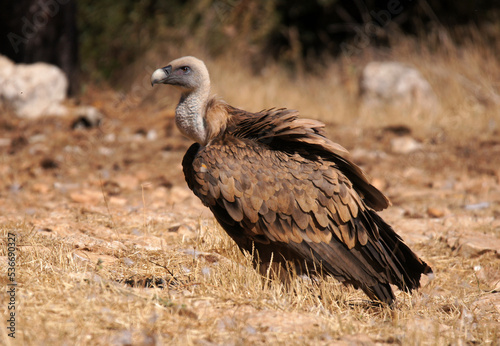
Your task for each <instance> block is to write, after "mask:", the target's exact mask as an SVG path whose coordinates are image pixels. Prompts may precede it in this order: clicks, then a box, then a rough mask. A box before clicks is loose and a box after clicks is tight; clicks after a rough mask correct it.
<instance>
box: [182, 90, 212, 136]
mask: <svg viewBox="0 0 500 346" xmlns="http://www.w3.org/2000/svg"><path fill="white" fill-rule="evenodd" d="M207 99H208V92H203V90H196V91H193V92H191V93H189V94H187V95H182V96H181V100H180V101H179V104H178V105H177V108H176V110H175V123H176V125H177V127H178V128H179V130H180V131H181V132H182V133H183V134H184V135H185V136H186V137H188V138H190V139H192V140H193V141H195V142H198V143H200V144H201V145H205V144H206V141H207V127H206V124H205V107H206V103H207Z"/></svg>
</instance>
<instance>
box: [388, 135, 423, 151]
mask: <svg viewBox="0 0 500 346" xmlns="http://www.w3.org/2000/svg"><path fill="white" fill-rule="evenodd" d="M420 149H422V144H420V143H419V142H417V141H416V140H415V139H413V138H412V137H410V136H402V137H396V138H393V139H392V140H391V150H392V152H393V153H396V154H409V153H412V152H414V151H417V150H420Z"/></svg>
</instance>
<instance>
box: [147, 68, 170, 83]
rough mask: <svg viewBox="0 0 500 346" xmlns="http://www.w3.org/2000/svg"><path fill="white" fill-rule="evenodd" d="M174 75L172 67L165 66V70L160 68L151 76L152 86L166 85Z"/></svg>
mask: <svg viewBox="0 0 500 346" xmlns="http://www.w3.org/2000/svg"><path fill="white" fill-rule="evenodd" d="M170 73H172V65H168V66H165V67H163V68H159V69H157V70H155V71H154V72H153V74H152V75H151V86H154V85H155V84H160V83H161V84H166V83H165V82H166V81H167V79H168V77H169V76H170Z"/></svg>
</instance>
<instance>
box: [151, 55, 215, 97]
mask: <svg viewBox="0 0 500 346" xmlns="http://www.w3.org/2000/svg"><path fill="white" fill-rule="evenodd" d="M155 84H170V85H173V86H175V87H178V88H180V89H181V91H182V92H183V93H191V92H195V91H198V90H199V89H206V88H208V87H209V86H210V79H209V75H208V70H207V67H206V66H205V63H204V62H203V61H201V60H199V59H197V58H195V57H192V56H185V57H182V58H179V59H175V60H174V61H171V62H170V63H169V64H168V65H167V66H165V67H163V68H159V69H157V70H156V71H154V72H153V74H152V75H151V85H152V86H153V85H155Z"/></svg>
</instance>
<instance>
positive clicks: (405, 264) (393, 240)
mask: <svg viewBox="0 0 500 346" xmlns="http://www.w3.org/2000/svg"><path fill="white" fill-rule="evenodd" d="M369 213H370V216H371V218H372V220H373V221H374V222H375V224H376V225H377V227H378V229H379V233H380V242H381V244H382V246H383V247H384V249H385V250H386V252H387V255H388V262H389V265H390V269H389V272H388V276H389V282H390V283H391V284H394V285H396V286H397V287H398V288H399V289H400V290H403V291H406V292H411V291H412V290H414V289H417V288H419V287H420V277H421V275H422V274H425V275H429V274H432V269H431V267H429V266H428V265H427V263H425V262H424V261H422V260H421V259H420V258H419V257H418V256H417V255H416V254H415V253H414V252H413V251H412V250H411V249H410V248H409V247H408V246H407V245H406V244H405V243H404V242H403V240H402V239H401V237H400V236H399V235H397V234H396V232H394V230H393V229H392V227H391V226H389V225H388V224H387V223H386V222H385V221H384V220H382V218H381V217H380V216H379V215H377V213H376V212H374V211H372V210H370V211H369ZM387 286H388V285H387ZM375 292H376V291H375ZM377 298H379V299H380V300H381V301H384V300H383V298H382V297H379V296H378V295H377Z"/></svg>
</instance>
